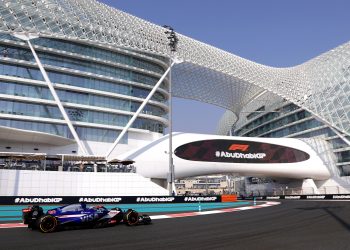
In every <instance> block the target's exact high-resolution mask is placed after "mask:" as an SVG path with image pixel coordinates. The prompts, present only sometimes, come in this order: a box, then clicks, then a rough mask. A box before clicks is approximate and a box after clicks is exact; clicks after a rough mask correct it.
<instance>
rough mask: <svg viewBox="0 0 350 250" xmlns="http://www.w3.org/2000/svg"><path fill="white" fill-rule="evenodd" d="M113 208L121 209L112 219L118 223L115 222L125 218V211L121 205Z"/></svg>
mask: <svg viewBox="0 0 350 250" xmlns="http://www.w3.org/2000/svg"><path fill="white" fill-rule="evenodd" d="M112 210H116V211H119V213H118V214H117V215H115V216H114V217H113V218H112V220H115V221H116V223H115V224H119V223H120V222H121V221H122V220H123V217H124V213H123V211H122V210H121V209H120V208H119V207H116V208H112V209H111V211H112Z"/></svg>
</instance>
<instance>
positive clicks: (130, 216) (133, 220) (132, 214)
mask: <svg viewBox="0 0 350 250" xmlns="http://www.w3.org/2000/svg"><path fill="white" fill-rule="evenodd" d="M124 221H125V224H126V225H128V226H135V225H137V224H138V222H139V213H138V212H136V211H135V210H132V209H128V211H126V213H125V215H124Z"/></svg>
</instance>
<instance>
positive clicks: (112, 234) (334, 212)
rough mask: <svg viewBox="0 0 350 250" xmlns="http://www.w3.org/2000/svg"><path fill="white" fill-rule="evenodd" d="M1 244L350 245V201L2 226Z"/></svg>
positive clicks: (108, 246)
mask: <svg viewBox="0 0 350 250" xmlns="http://www.w3.org/2000/svg"><path fill="white" fill-rule="evenodd" d="M0 244H1V245H0V249H68V248H69V249H85V250H87V249H116V248H119V249H165V248H167V249H298V250H301V249H350V202H348V201H320V202H318V201H284V202H283V203H282V204H281V205H278V206H272V207H267V208H261V209H255V210H246V211H240V212H234V213H223V214H213V215H206V216H196V217H186V218H174V219H163V220H155V221H154V223H153V224H152V225H149V226H137V227H127V226H124V225H119V226H116V227H112V228H102V229H85V230H70V231H62V232H56V233H52V234H42V233H40V232H36V231H31V230H27V229H26V228H15V229H2V230H1V231H0Z"/></svg>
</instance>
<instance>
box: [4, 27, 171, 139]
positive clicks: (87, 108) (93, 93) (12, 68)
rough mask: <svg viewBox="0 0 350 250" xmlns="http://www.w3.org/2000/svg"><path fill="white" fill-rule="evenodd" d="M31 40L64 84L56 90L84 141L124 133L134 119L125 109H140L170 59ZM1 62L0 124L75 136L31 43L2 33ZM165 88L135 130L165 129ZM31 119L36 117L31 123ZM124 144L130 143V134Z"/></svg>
mask: <svg viewBox="0 0 350 250" xmlns="http://www.w3.org/2000/svg"><path fill="white" fill-rule="evenodd" d="M32 43H33V44H34V45H36V46H35V50H36V52H37V54H38V57H39V58H40V60H41V62H42V63H43V65H44V67H45V69H46V71H47V73H48V75H49V78H50V80H51V82H53V83H54V84H60V85H56V86H55V89H56V92H57V94H58V96H59V98H60V100H61V102H63V105H64V106H65V110H66V112H67V114H68V116H69V118H70V120H71V121H72V122H73V125H74V127H75V129H76V131H77V133H78V135H79V137H80V139H82V140H88V141H100V142H114V140H115V139H116V138H117V136H118V134H119V133H120V128H117V127H121V128H122V127H124V126H125V125H126V124H127V122H128V121H129V119H130V118H131V115H132V113H130V114H125V111H127V112H135V111H136V110H137V109H138V108H139V106H140V105H141V103H142V101H143V99H144V98H146V97H147V95H148V94H149V92H150V91H151V88H152V86H154V85H155V84H156V82H157V81H158V80H159V78H160V76H161V75H162V74H163V73H164V72H165V69H164V68H165V67H166V66H167V63H168V60H167V59H165V58H162V57H159V56H150V55H147V54H145V53H136V52H132V53H131V52H130V51H127V50H121V49H116V50H112V49H106V48H102V47H97V46H92V45H87V44H80V43H76V42H71V41H63V40H58V39H47V38H39V39H34V40H33V41H32ZM0 60H1V63H0V76H2V77H1V80H0V85H1V88H0V126H5V127H12V128H17V129H23V130H31V131H38V132H43V133H49V134H53V135H57V136H62V137H65V138H70V139H72V138H73V137H72V135H71V133H70V131H69V129H68V127H67V126H66V125H65V124H64V122H63V117H62V114H61V112H60V111H59V109H58V107H57V105H56V104H53V102H52V101H53V97H52V95H51V92H50V91H49V89H48V87H47V85H46V83H45V82H44V79H43V77H42V75H41V72H40V71H39V69H38V67H37V66H36V65H35V64H33V63H35V60H34V57H33V55H32V54H31V52H30V50H29V48H28V46H27V45H26V44H25V43H23V42H22V41H20V40H18V39H16V38H14V37H12V36H10V35H7V34H1V35H0ZM7 76H10V77H16V78H15V79H13V78H12V79H6V78H7ZM31 80H35V81H31ZM38 81H40V82H38ZM167 86H168V85H167V81H164V82H163V83H162V85H161V89H160V90H158V91H156V93H155V94H154V95H153V97H152V98H151V100H152V101H154V103H152V104H148V105H146V106H145V108H144V110H143V114H145V115H149V117H147V118H146V117H142V118H141V117H139V118H138V119H136V121H135V122H134V124H133V125H132V128H137V129H142V130H149V131H152V132H157V133H163V132H164V127H165V124H164V123H163V122H160V121H159V119H158V118H165V119H166V116H167V110H166V109H164V105H166V104H167V94H168V91H167ZM76 87H79V88H76ZM133 97H137V98H140V99H139V100H134V99H133ZM157 103H158V104H157ZM74 104H81V105H84V106H83V108H82V106H81V107H79V106H76V107H73V106H74ZM119 111H120V112H119ZM123 112H124V113H123ZM1 115H2V117H1ZM28 117H32V118H35V119H33V121H29V120H30V119H29V118H28ZM152 117H153V118H152ZM41 118H49V120H47V119H46V120H40V119H41ZM163 120H164V119H163ZM79 122H81V123H82V122H83V123H84V124H81V125H80V123H79ZM101 125H108V126H115V127H116V128H114V129H110V128H108V129H107V128H101ZM122 142H123V143H127V136H125V137H124V138H123V140H122Z"/></svg>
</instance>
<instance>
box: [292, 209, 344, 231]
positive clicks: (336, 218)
mask: <svg viewBox="0 0 350 250" xmlns="http://www.w3.org/2000/svg"><path fill="white" fill-rule="evenodd" d="M340 208H343V207H341V206H324V207H303V208H296V209H299V210H304V211H308V210H310V211H311V210H323V211H325V212H326V213H327V214H329V215H330V216H332V217H333V218H334V219H335V220H336V221H338V222H339V224H340V225H342V226H343V227H344V228H345V229H347V230H348V231H350V224H349V223H348V222H346V221H345V220H343V219H342V218H341V217H340V216H338V215H337V214H335V213H334V212H332V211H331V209H332V210H334V209H335V210H337V209H340Z"/></svg>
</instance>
